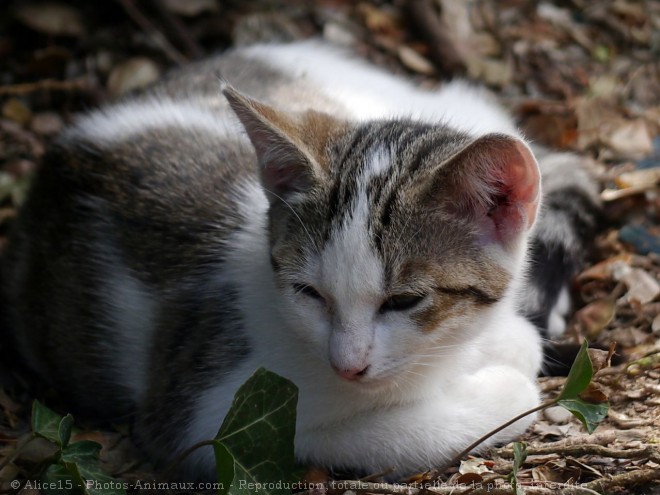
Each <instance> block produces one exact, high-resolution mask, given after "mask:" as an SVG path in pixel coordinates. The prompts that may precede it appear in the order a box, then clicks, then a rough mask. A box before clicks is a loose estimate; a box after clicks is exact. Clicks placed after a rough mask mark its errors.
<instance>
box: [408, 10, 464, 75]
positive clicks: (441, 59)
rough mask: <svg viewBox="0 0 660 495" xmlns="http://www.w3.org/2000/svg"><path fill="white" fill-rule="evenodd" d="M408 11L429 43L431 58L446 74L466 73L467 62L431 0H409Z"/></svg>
mask: <svg viewBox="0 0 660 495" xmlns="http://www.w3.org/2000/svg"><path fill="white" fill-rule="evenodd" d="M406 7H407V9H408V13H409V15H410V17H411V19H412V21H413V22H414V23H415V25H416V26H417V27H418V28H419V30H420V31H421V33H422V35H423V36H424V38H426V41H428V43H429V58H430V59H431V60H432V61H433V63H434V64H435V66H436V67H437V68H438V70H439V71H440V72H441V73H442V74H443V75H444V76H445V77H451V76H454V75H459V74H464V73H465V72H466V66H465V62H464V61H463V59H462V57H461V56H460V54H459V53H458V50H457V49H456V47H455V46H454V43H453V42H452V41H451V39H450V38H449V36H447V26H445V24H444V22H443V21H442V19H441V18H440V16H439V15H438V14H437V12H436V11H435V9H434V7H433V3H432V1H431V0H409V1H408V2H407V3H406Z"/></svg>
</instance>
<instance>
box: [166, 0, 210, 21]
mask: <svg viewBox="0 0 660 495" xmlns="http://www.w3.org/2000/svg"><path fill="white" fill-rule="evenodd" d="M164 5H165V8H166V9H167V10H169V11H170V12H172V13H173V14H178V15H182V16H185V17H195V16H196V15H199V14H201V13H203V12H217V11H218V10H219V8H218V2H217V0H164Z"/></svg>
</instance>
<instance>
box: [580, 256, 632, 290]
mask: <svg viewBox="0 0 660 495" xmlns="http://www.w3.org/2000/svg"><path fill="white" fill-rule="evenodd" d="M617 262H623V263H624V264H626V265H630V263H631V262H632V254H630V253H624V254H619V255H617V256H613V257H611V258H608V259H606V260H604V261H601V262H600V263H598V264H596V265H594V266H592V267H590V268H587V269H586V270H584V271H583V272H582V273H580V274H579V275H578V276H577V279H576V280H577V281H578V282H579V283H584V282H586V281H588V280H611V279H612V267H613V266H614V264H615V263H617Z"/></svg>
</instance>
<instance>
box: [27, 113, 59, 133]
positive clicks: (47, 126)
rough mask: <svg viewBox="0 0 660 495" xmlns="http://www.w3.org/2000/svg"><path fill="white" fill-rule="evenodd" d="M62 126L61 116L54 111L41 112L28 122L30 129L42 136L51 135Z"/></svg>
mask: <svg viewBox="0 0 660 495" xmlns="http://www.w3.org/2000/svg"><path fill="white" fill-rule="evenodd" d="M62 127H64V122H63V121H62V118H61V117H60V116H59V115H58V114H56V113H55V112H42V113H38V114H36V115H34V116H33V117H32V121H31V122H30V130H31V131H32V132H36V133H37V134H41V135H43V136H52V135H54V134H57V133H58V132H60V130H61V129H62Z"/></svg>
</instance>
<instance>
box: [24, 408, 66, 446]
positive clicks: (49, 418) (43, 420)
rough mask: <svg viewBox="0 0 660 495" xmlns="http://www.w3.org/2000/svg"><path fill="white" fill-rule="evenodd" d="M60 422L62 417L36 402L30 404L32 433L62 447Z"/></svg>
mask: <svg viewBox="0 0 660 495" xmlns="http://www.w3.org/2000/svg"><path fill="white" fill-rule="evenodd" d="M72 419H73V418H72ZM62 421H63V418H62V416H60V415H59V414H57V413H56V412H55V411H53V410H52V409H49V408H48V407H46V406H44V405H43V404H42V403H41V402H39V401H38V400H35V401H34V402H33V403H32V431H34V433H35V434H36V435H39V436H40V437H42V438H45V439H46V440H50V441H51V442H53V443H56V444H57V445H59V446H62V442H61V440H60V424H61V423H62Z"/></svg>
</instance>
